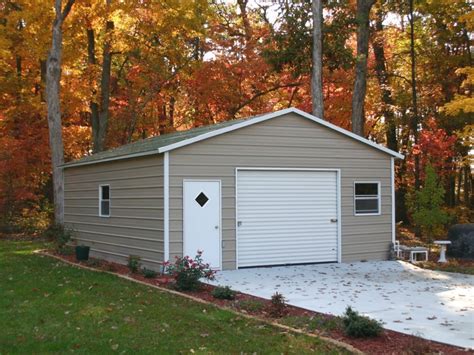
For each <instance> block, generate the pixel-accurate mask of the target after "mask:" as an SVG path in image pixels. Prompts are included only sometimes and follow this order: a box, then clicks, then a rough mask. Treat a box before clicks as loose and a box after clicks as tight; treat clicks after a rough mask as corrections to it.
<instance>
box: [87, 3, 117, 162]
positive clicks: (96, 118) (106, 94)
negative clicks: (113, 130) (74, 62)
mask: <svg viewBox="0 0 474 355" xmlns="http://www.w3.org/2000/svg"><path fill="white" fill-rule="evenodd" d="M107 6H110V0H108V1H107ZM113 29H114V22H113V21H107V22H106V24H105V40H104V46H103V53H102V71H101V79H100V104H99V103H98V102H97V101H96V100H95V94H96V92H95V90H94V91H93V98H92V100H91V101H90V102H89V109H90V111H91V127H92V144H93V145H92V151H93V153H98V152H101V151H103V150H104V148H105V139H106V136H107V128H108V122H109V104H110V77H111V68H112V52H111V48H112V45H111V40H110V35H111V32H112V31H113ZM87 55H88V62H89V64H90V65H95V64H97V60H96V56H95V34H94V29H92V28H88V29H87Z"/></svg>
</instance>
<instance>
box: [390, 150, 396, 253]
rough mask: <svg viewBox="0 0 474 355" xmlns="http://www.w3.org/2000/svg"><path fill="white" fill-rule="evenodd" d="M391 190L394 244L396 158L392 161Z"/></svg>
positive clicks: (393, 237)
mask: <svg viewBox="0 0 474 355" xmlns="http://www.w3.org/2000/svg"><path fill="white" fill-rule="evenodd" d="M390 189H391V195H392V243H394V244H395V240H396V225H395V223H396V220H395V158H394V157H392V158H391V159H390Z"/></svg>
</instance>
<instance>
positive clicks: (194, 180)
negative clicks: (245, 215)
mask: <svg viewBox="0 0 474 355" xmlns="http://www.w3.org/2000/svg"><path fill="white" fill-rule="evenodd" d="M200 181H202V182H217V183H219V265H218V266H216V267H213V268H214V269H217V270H221V269H222V228H223V227H222V180H220V179H183V198H182V204H183V205H182V206H181V208H182V211H183V221H182V223H183V249H182V253H183V256H184V253H185V250H186V245H185V244H186V236H185V233H186V230H185V223H184V221H185V218H186V216H185V212H184V211H185V209H184V203H185V200H184V199H185V196H186V191H185V186H186V182H200ZM192 257H193V256H192ZM204 261H206V256H205V255H204Z"/></svg>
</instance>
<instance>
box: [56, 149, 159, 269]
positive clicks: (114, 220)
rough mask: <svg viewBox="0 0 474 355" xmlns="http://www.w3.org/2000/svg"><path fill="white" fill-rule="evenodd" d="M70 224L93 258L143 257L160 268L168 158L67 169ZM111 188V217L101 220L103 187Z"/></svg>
mask: <svg viewBox="0 0 474 355" xmlns="http://www.w3.org/2000/svg"><path fill="white" fill-rule="evenodd" d="M64 175H65V190H64V192H65V222H66V225H67V226H69V227H71V228H72V229H73V230H74V236H75V238H76V239H77V241H78V243H81V244H85V245H89V246H91V252H92V255H93V256H97V257H101V258H105V259H109V260H112V261H117V262H120V263H126V261H127V258H128V256H129V255H138V256H140V257H141V258H142V263H143V265H144V266H147V267H151V268H154V269H159V267H160V264H161V262H162V261H163V259H164V244H163V243H164V242H163V225H164V223H163V206H164V204H163V156H162V155H153V156H148V157H142V158H135V159H125V160H119V161H112V162H104V163H97V164H92V165H85V166H78V167H72V168H66V169H65V171H64ZM101 184H109V185H110V195H111V216H110V217H99V185H101Z"/></svg>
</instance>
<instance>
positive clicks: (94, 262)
mask: <svg viewBox="0 0 474 355" xmlns="http://www.w3.org/2000/svg"><path fill="white" fill-rule="evenodd" d="M84 263H85V264H86V265H87V266H90V267H93V268H100V267H102V265H103V264H104V262H103V261H102V260H99V259H92V258H90V259H88V260H86V261H84Z"/></svg>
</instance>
